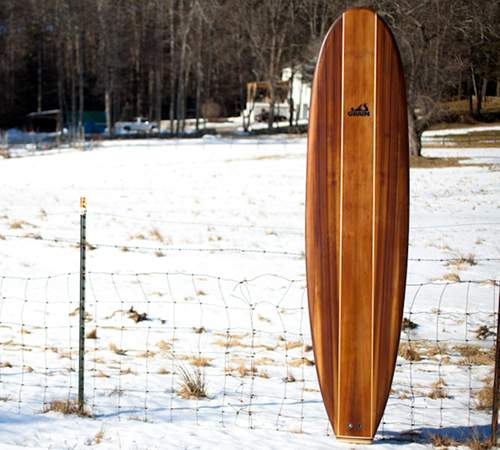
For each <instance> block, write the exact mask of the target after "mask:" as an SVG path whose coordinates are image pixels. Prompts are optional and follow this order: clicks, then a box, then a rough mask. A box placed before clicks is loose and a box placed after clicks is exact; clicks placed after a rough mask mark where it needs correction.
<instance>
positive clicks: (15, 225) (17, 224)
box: [9, 220, 29, 230]
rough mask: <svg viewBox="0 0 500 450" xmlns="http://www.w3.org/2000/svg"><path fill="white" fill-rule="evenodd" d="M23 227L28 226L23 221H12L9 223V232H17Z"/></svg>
mask: <svg viewBox="0 0 500 450" xmlns="http://www.w3.org/2000/svg"><path fill="white" fill-rule="evenodd" d="M25 225H29V224H28V222H26V221H25V220H13V221H12V222H10V223H9V228H10V229H11V230H19V229H21V228H23V227H24V226H25Z"/></svg>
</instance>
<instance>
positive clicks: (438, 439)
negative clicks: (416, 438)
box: [429, 434, 460, 448]
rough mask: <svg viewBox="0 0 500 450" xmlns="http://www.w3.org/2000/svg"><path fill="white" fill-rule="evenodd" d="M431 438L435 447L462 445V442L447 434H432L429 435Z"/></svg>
mask: <svg viewBox="0 0 500 450" xmlns="http://www.w3.org/2000/svg"><path fill="white" fill-rule="evenodd" d="M429 440H430V441H431V443H432V445H433V447H436V448H448V447H456V446H458V445H460V442H458V441H456V440H455V439H453V438H451V437H449V436H447V435H440V434H431V435H430V436H429Z"/></svg>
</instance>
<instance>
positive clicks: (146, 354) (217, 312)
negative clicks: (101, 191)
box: [0, 271, 499, 439]
mask: <svg viewBox="0 0 500 450" xmlns="http://www.w3.org/2000/svg"><path fill="white" fill-rule="evenodd" d="M86 282H87V299H86V317H85V323H86V350H85V361H86V364H85V386H86V390H85V391H86V407H87V410H88V412H89V413H90V414H92V415H93V416H95V417H101V418H106V417H112V416H118V417H123V416H126V417H127V418H130V417H134V418H139V419H142V420H146V421H148V420H154V421H161V420H165V421H172V422H176V421H179V422H185V421H194V422H196V423H200V422H204V423H207V422H208V423H210V422H213V423H214V424H219V425H225V424H237V425H241V426H244V427H249V428H251V429H253V428H259V429H275V430H280V431H292V432H304V433H327V434H330V433H331V429H330V427H329V423H328V419H327V416H326V413H325V411H324V408H323V403H322V399H321V394H320V392H319V387H318V383H317V379H316V372H315V367H314V357H313V352H312V345H311V335H310V330H309V319H308V311H307V295H306V283H305V280H304V279H288V278H285V277H282V276H278V275H276V274H263V275H260V276H257V277H253V278H251V279H230V278H223V277H219V276H213V275H210V274H189V273H181V272H179V273H175V272H167V273H160V272H158V273H156V272H148V273H113V272H92V271H90V272H88V273H87V276H86ZM498 290H499V284H498V282H495V281H493V280H484V281H450V282H443V281H436V282H426V283H419V284H408V285H407V290H406V299H407V300H406V307H405V312H404V322H403V330H402V334H401V345H400V351H399V356H398V360H397V365H396V372H395V376H394V383H393V387H392V391H391V395H390V398H389V402H388V405H387V408H386V412H385V415H384V418H383V421H382V424H381V427H380V429H379V437H381V438H398V439H418V437H419V436H420V435H424V434H428V433H438V434H439V433H448V432H449V431H450V430H455V431H457V430H459V431H460V432H463V433H468V432H471V431H472V430H473V429H476V428H478V429H480V428H481V427H484V426H486V425H487V424H488V423H489V420H490V414H491V410H490V408H491V398H492V369H493V364H494V358H495V356H494V350H495V349H494V340H495V330H496V323H497V320H498V310H497V303H498ZM78 292H79V274H78V273H66V274H59V275H55V276H48V277H40V278H35V277H32V278H28V277H8V276H0V300H1V302H0V336H1V338H0V339H1V341H0V348H1V354H0V399H1V403H0V408H2V409H5V410H8V411H17V412H20V413H27V414H30V413H38V412H41V411H46V410H50V409H52V408H54V407H55V405H58V404H60V402H66V404H68V405H69V404H71V402H74V401H75V399H76V396H77V389H78V373H77V370H78V319H79V317H78V306H79V305H78V303H79V296H78Z"/></svg>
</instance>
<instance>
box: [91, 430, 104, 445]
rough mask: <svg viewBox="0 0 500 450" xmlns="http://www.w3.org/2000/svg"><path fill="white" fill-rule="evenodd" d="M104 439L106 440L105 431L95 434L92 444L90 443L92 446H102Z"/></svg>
mask: <svg viewBox="0 0 500 450" xmlns="http://www.w3.org/2000/svg"><path fill="white" fill-rule="evenodd" d="M103 439H104V431H103V430H100V431H98V432H97V433H96V434H95V436H94V439H92V442H90V445H93V444H100V443H101V442H102V440H103Z"/></svg>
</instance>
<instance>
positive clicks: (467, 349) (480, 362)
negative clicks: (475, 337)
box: [454, 344, 495, 366]
mask: <svg viewBox="0 0 500 450" xmlns="http://www.w3.org/2000/svg"><path fill="white" fill-rule="evenodd" d="M454 350H455V351H457V352H458V353H459V354H460V356H462V359H461V360H460V361H459V362H458V364H459V365H462V366H468V365H473V366H488V365H491V364H493V363H494V362H495V349H494V348H489V349H483V348H481V347H479V346H478V345H470V344H468V345H458V346H456V347H454Z"/></svg>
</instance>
